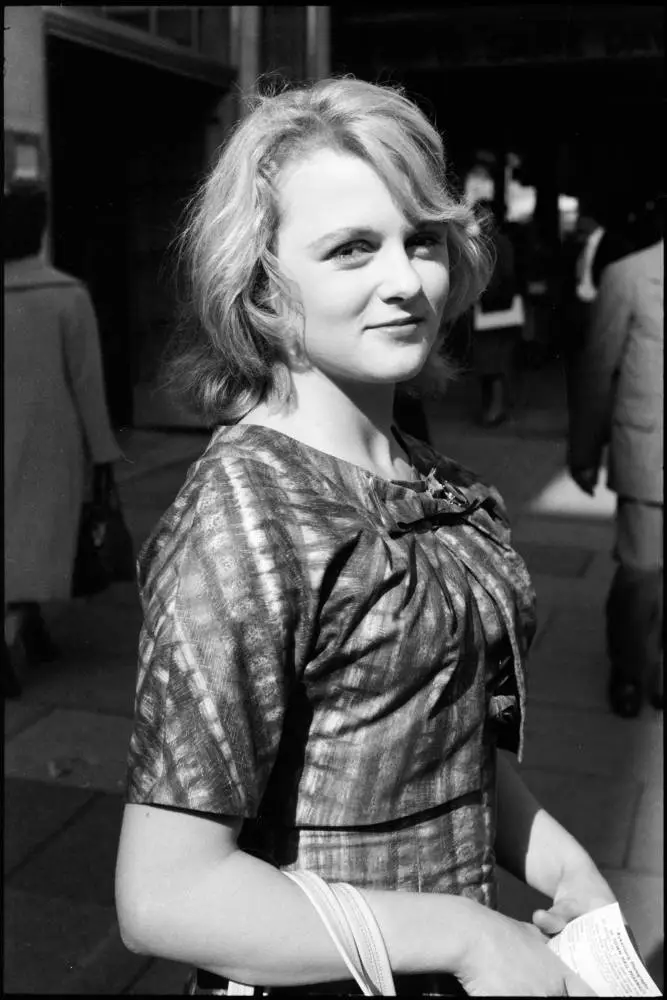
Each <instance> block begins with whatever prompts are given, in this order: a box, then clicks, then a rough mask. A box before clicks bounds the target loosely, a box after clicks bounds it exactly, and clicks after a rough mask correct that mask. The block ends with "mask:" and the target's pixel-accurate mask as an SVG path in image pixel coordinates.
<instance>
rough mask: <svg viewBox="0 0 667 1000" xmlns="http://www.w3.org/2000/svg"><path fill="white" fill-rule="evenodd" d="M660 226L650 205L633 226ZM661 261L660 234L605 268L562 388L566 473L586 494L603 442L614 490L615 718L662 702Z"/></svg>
mask: <svg viewBox="0 0 667 1000" xmlns="http://www.w3.org/2000/svg"><path fill="white" fill-rule="evenodd" d="M647 212H648V209H647ZM658 224H659V219H658V218H657V213H655V212H654V213H653V218H652V220H651V222H650V223H649V222H648V220H647V219H645V220H644V222H643V223H642V225H643V227H644V228H643V229H642V230H641V232H643V233H644V234H646V233H652V234H653V235H657V233H658V229H659V225H658ZM636 232H637V237H636V238H637V239H639V230H636ZM643 238H646V237H645V236H644V237H643ZM663 267H664V243H663V241H662V239H660V240H658V241H656V242H654V243H652V245H650V246H649V247H647V248H646V249H642V250H639V251H638V252H635V253H631V254H629V255H626V256H624V257H623V258H622V259H620V260H617V261H616V262H615V263H613V264H609V265H608V266H607V267H606V268H605V269H604V272H603V274H602V277H601V281H600V286H599V291H598V293H597V295H596V298H595V304H594V307H593V313H592V317H591V323H590V327H589V329H588V330H587V331H586V333H585V338H584V343H583V345H582V348H581V351H580V352H579V354H578V356H577V358H576V363H575V367H574V370H573V378H572V391H571V395H570V434H569V466H570V471H571V474H572V477H573V478H574V480H575V482H577V484H578V485H579V486H580V487H581V489H583V490H584V491H585V492H587V493H590V494H592V493H593V491H594V489H595V485H596V483H597V481H598V476H599V471H600V466H601V464H602V456H603V450H604V448H605V445H606V444H607V443H608V444H609V478H608V485H609V487H610V488H611V489H612V490H614V491H615V492H616V493H617V495H618V507H617V519H616V545H615V551H614V556H615V559H616V561H617V570H616V574H615V576H614V579H613V582H612V586H611V590H610V593H609V597H608V601H607V644H608V653H609V657H610V662H611V672H610V679H609V698H610V703H611V707H612V709H613V711H614V712H615V713H616V714H618V715H620V716H623V717H632V716H636V715H637V714H638V713H639V711H640V709H641V706H642V702H643V698H644V696H645V694H646V693H648V694H649V697H650V699H651V701H652V703H653V704H654V705H655V706H656V707H659V708H661V707H662V703H663V694H662V691H663V688H662V655H663V654H662V621H663V612H662V593H663V555H662V529H663V458H664V456H663V398H664V389H663V365H664V332H663V323H664V303H663V295H664V278H663Z"/></svg>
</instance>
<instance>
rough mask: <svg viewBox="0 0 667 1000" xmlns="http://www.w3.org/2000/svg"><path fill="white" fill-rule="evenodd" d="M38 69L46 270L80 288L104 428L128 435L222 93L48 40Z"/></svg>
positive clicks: (161, 332)
mask: <svg viewBox="0 0 667 1000" xmlns="http://www.w3.org/2000/svg"><path fill="white" fill-rule="evenodd" d="M47 67H48V69H47V72H48V102H49V135H50V155H51V181H52V187H51V191H52V238H53V244H52V246H53V262H54V264H55V266H56V267H59V268H61V269H62V270H64V271H68V272H69V273H71V274H74V275H76V276H77V277H79V278H81V279H82V280H83V281H84V282H85V283H86V285H87V286H88V289H89V291H90V293H91V296H92V298H93V302H94V305H95V309H96V312H97V317H98V322H99V327H100V337H101V343H102V353H103V358H104V365H105V378H106V387H107V397H108V402H109V409H110V413H111V418H112V421H113V423H114V425H115V426H116V427H122V426H131V425H132V419H133V391H134V387H135V386H136V385H137V384H138V383H139V382H141V381H142V380H146V381H148V380H150V378H151V375H152V374H153V370H154V368H155V366H156V363H157V360H158V358H159V356H160V353H161V350H162V347H163V344H164V341H165V337H166V336H167V334H168V332H169V329H170V326H171V323H172V319H173V298H172V293H171V282H170V279H169V272H168V268H167V266H166V264H167V257H166V252H167V250H168V247H169V244H170V241H171V240H172V238H173V236H174V233H175V224H176V222H177V220H178V218H179V215H180V213H181V211H182V209H183V207H184V205H185V202H186V200H187V198H188V197H189V196H190V195H191V194H192V192H193V189H194V187H195V185H196V183H197V181H198V179H199V177H200V176H201V173H202V170H203V168H204V156H205V124H206V120H207V117H208V116H209V115H210V113H211V111H212V109H213V107H214V105H215V102H216V101H217V99H218V98H219V96H220V92H219V90H217V88H215V87H213V86H209V85H207V84H203V83H199V82H196V81H193V80H190V79H187V78H185V77H182V76H178V75H176V74H175V73H169V72H166V71H164V70H160V69H155V68H153V67H150V66H147V65H144V64H142V63H139V62H135V61H132V60H130V59H126V58H123V57H121V56H118V55H112V54H109V53H106V52H102V51H99V50H97V49H95V48H91V47H88V46H85V45H81V44H78V43H76V42H70V41H65V40H63V39H61V38H57V37H53V36H50V37H48V40H47Z"/></svg>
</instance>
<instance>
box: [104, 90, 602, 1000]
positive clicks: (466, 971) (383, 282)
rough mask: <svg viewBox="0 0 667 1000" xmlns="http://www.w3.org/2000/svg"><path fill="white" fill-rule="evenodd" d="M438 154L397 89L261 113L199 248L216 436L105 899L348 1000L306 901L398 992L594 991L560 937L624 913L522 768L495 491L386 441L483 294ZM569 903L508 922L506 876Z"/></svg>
mask: <svg viewBox="0 0 667 1000" xmlns="http://www.w3.org/2000/svg"><path fill="white" fill-rule="evenodd" d="M478 233H479V229H478V227H477V225H476V222H475V219H474V217H473V216H472V215H471V213H470V212H469V211H468V209H467V208H466V207H465V206H463V205H461V204H459V203H458V202H457V201H456V200H455V199H454V198H453V197H452V195H451V194H450V192H449V189H448V185H447V181H446V176H445V161H444V153H443V148H442V144H441V140H440V138H439V136H438V134H437V133H436V132H435V130H434V129H433V128H432V126H431V125H430V124H429V123H428V121H427V120H426V119H425V118H424V117H423V115H422V114H421V112H420V111H419V110H418V109H417V108H416V107H415V106H414V105H413V104H412V103H411V102H410V101H409V100H407V99H406V98H405V97H404V96H403V95H402V94H401V93H400V92H398V91H397V90H395V89H388V88H383V87H378V86H375V85H372V84H369V83H364V82H361V81H355V80H350V79H344V80H327V81H323V82H321V83H318V84H316V85H314V86H312V87H306V88H302V89H295V90H287V91H285V92H283V93H280V94H278V95H275V96H271V97H264V98H261V99H259V102H258V105H257V107H256V109H255V110H254V111H253V113H252V114H250V115H249V116H248V117H247V118H246V119H245V120H244V121H243V122H242V123H241V124H240V125H239V127H238V128H237V130H236V132H235V134H234V136H233V138H232V139H231V141H230V142H229V144H228V145H227V147H226V149H225V151H224V152H223V153H222V155H221V157H220V160H219V162H218V163H217V165H216V167H215V168H214V170H213V171H212V173H211V175H210V177H209V179H208V181H207V182H206V184H205V186H204V187H203V189H202V191H201V192H200V194H199V197H198V198H197V200H196V201H195V203H194V205H193V208H192V214H191V217H190V222H189V225H188V227H187V228H186V230H185V233H184V240H183V248H184V251H185V253H186V255H187V256H186V260H187V261H188V265H189V275H190V280H191V292H192V303H193V306H194V308H195V309H196V315H197V318H198V323H199V333H198V338H197V339H196V340H195V341H194V342H193V345H192V347H191V349H189V350H188V351H186V353H185V354H184V355H183V357H182V358H181V360H180V363H179V371H180V374H181V375H183V376H184V377H185V379H186V382H187V386H188V388H189V389H190V391H191V392H192V394H193V396H194V398H195V399H196V400H197V401H198V402H199V404H200V406H201V407H202V410H203V412H204V413H206V414H207V416H208V418H209V419H211V420H212V421H213V420H215V421H217V423H218V424H219V427H218V429H217V430H216V431H215V433H214V434H213V437H212V439H211V443H210V445H209V447H208V448H207V450H206V451H205V453H204V455H203V456H202V458H201V459H200V460H199V461H198V462H197V463H196V464H195V465H194V466H193V467H192V469H191V470H190V472H189V474H188V478H187V481H186V483H185V485H184V486H183V488H182V490H181V492H180V493H179V495H178V497H177V499H176V501H175V502H174V504H173V505H172V506H171V507H170V509H169V510H168V511H167V513H166V514H165V515H164V517H163V518H162V520H161V521H160V523H159V525H158V527H157V529H156V530H155V532H154V533H153V535H152V537H151V539H150V540H149V541H148V542H147V544H146V546H145V548H144V550H143V552H142V554H141V557H140V587H141V594H142V600H143V607H144V614H145V622H144V628H143V632H142V638H141V656H140V668H139V676H138V687H137V700H136V721H135V729H134V734H133V737H132V743H131V749H130V767H129V783H128V795H127V806H126V811H125V818H124V822H123V830H122V835H121V842H120V848H119V858H118V870H117V890H116V891H117V907H118V915H119V921H120V927H121V931H122V934H123V939H124V941H125V943H126V944H127V946H128V947H129V948H130V949H132V950H134V951H137V952H139V953H143V954H150V955H155V956H161V957H164V958H167V959H172V960H175V961H179V962H187V963H190V964H192V965H193V966H194V967H195V968H196V969H197V970H198V971H197V972H196V973H195V975H194V976H193V978H192V981H191V983H190V985H189V987H188V989H189V992H191V993H205V992H211V993H216V992H217V993H224V991H225V987H226V979H227V978H229V979H232V980H235V981H239V982H242V983H247V984H251V985H258V986H261V985H264V986H268V987H271V991H272V992H278V991H280V990H282V991H283V992H285V993H287V994H293V993H295V992H302V993H326V992H330V993H338V994H354V993H358V990H357V988H356V986H355V984H354V983H353V982H351V981H350V980H349V973H348V972H347V969H346V966H345V965H344V963H343V961H342V959H341V958H340V957H339V955H338V953H337V951H336V949H335V947H334V945H333V943H332V941H331V940H330V938H329V935H328V933H327V931H326V930H325V927H324V925H323V924H322V923H321V921H320V920H319V918H318V917H317V915H316V913H315V911H314V909H313V908H312V907H311V904H310V902H309V900H308V898H307V897H306V896H305V895H304V893H303V892H302V890H301V888H300V887H299V886H298V885H296V884H294V883H293V882H292V881H291V880H290V879H288V878H287V877H285V875H284V874H282V871H284V870H293V869H308V870H310V871H313V872H315V873H317V874H318V875H320V876H321V877H323V878H324V879H326V880H327V881H331V882H347V883H349V884H352V885H354V886H356V887H357V888H358V889H359V890H361V891H362V892H363V894H364V895H365V898H366V900H367V902H368V904H369V905H370V906H371V908H372V910H373V911H374V914H375V916H376V918H377V921H378V924H379V926H380V929H381V932H382V935H383V937H384V940H385V943H386V946H387V950H388V954H389V958H390V960H391V964H392V967H393V970H394V975H395V980H396V984H397V989H398V992H399V993H400V992H405V993H411V994H413V995H414V994H419V993H431V994H436V995H437V994H439V995H448V994H455V993H456V992H460V991H461V989H464V990H465V991H467V992H468V993H469V994H472V995H480V996H482V995H494V996H499V995H506V996H525V995H542V996H544V995H559V994H562V993H564V992H565V990H566V989H567V990H569V994H570V995H575V994H576V995H592V994H591V993H590V991H588V990H587V988H586V986H585V985H584V984H583V983H582V982H581V980H579V979H578V978H577V977H576V976H575V975H574V974H572V973H569V972H568V970H567V969H566V967H565V966H564V965H563V964H562V963H561V962H560V960H558V959H557V958H556V957H555V956H554V955H553V954H552V953H551V951H550V950H549V949H548V948H547V947H546V940H547V935H549V934H551V933H554V932H555V931H558V930H560V929H561V928H562V927H563V926H564V925H565V923H566V921H567V920H568V919H570V918H572V917H573V916H575V915H577V914H580V913H583V912H585V911H586V910H589V909H591V908H594V907H596V906H599V905H602V904H605V903H608V902H611V901H613V896H612V894H611V891H610V889H609V887H608V886H607V884H606V882H605V881H604V879H603V878H602V877H601V875H600V874H599V873H598V871H597V869H596V868H595V865H594V864H593V862H592V860H591V858H590V857H589V856H588V855H587V854H586V853H585V851H584V850H583V849H582V848H581V847H580V846H579V845H578V844H577V843H576V841H574V840H573V839H572V837H570V836H569V834H568V833H566V831H565V830H564V829H563V828H562V827H561V826H559V824H558V823H557V822H555V820H553V819H552V818H551V817H550V816H549V815H547V814H546V813H545V812H544V811H543V810H541V809H540V808H539V807H538V805H537V804H536V803H535V801H534V800H533V799H532V797H531V795H530V794H529V792H528V791H527V790H526V788H525V787H524V785H523V783H522V781H521V779H520V778H519V777H518V775H517V774H516V773H515V771H514V770H513V768H512V766H511V765H510V763H509V762H508V761H507V760H506V759H505V757H504V756H502V754H499V753H498V748H502V747H504V748H507V749H509V750H514V751H516V750H517V749H519V750H520V747H521V744H522V730H523V719H524V711H525V695H524V692H525V687H524V665H525V657H526V653H527V649H528V646H529V644H530V640H531V638H532V635H533V632H534V615H533V593H532V590H531V586H530V582H529V579H528V576H527V573H526V569H525V567H524V565H523V563H522V561H521V559H520V558H519V556H518V555H517V554H516V553H515V552H514V551H513V550H512V549H511V547H510V545H509V533H508V528H507V523H506V518H505V513H504V509H503V505H502V501H501V498H500V497H499V495H498V493H497V492H496V491H495V490H494V489H493V488H492V487H488V486H486V485H484V484H483V483H482V482H481V481H480V480H479V479H478V478H477V477H476V476H474V475H473V474H472V473H470V472H468V471H466V470H464V469H462V468H461V467H460V466H458V465H457V464H455V463H454V462H452V461H450V460H449V459H446V458H443V457H442V456H440V455H438V454H437V453H436V452H434V451H433V450H432V449H431V448H430V447H429V446H427V445H425V444H418V443H417V442H416V441H415V440H414V439H409V438H403V437H402V436H401V435H400V433H398V432H397V431H396V430H395V429H394V427H393V424H392V405H393V401H394V391H395V387H396V385H397V384H398V383H401V382H404V381H406V380H409V379H412V378H415V377H416V376H418V375H424V373H428V372H429V371H433V370H435V369H436V368H437V360H438V357H439V354H438V351H439V348H440V347H441V345H442V338H443V333H442V331H443V329H444V326H445V324H446V323H447V322H448V321H449V320H451V319H452V318H454V317H455V316H457V315H458V314H460V312H461V311H463V310H465V309H466V308H467V307H468V306H469V305H470V304H471V303H472V301H474V299H475V298H476V297H477V295H478V294H479V293H480V291H481V289H482V288H483V286H484V283H485V281H486V280H487V277H488V263H487V257H486V253H485V251H484V248H483V245H482V243H481V242H480V239H479V236H478ZM496 857H497V859H498V861H499V862H500V863H502V864H503V865H504V866H506V867H507V868H508V869H509V870H510V871H512V872H514V873H516V874H517V875H519V876H520V877H522V878H524V879H525V880H526V882H527V883H528V884H529V885H531V886H534V887H536V888H537V889H538V890H540V891H541V892H543V893H545V894H546V895H547V896H548V897H549V898H550V899H552V900H553V905H552V907H551V908H550V910H548V911H538V912H537V913H536V914H535V917H534V924H526V923H521V922H517V921H515V920H512V919H509V918H507V917H505V916H502V915H500V914H499V913H497V912H495V909H494V907H495V904H496V892H495V875H494V869H495V859H496Z"/></svg>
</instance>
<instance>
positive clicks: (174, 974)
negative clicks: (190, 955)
mask: <svg viewBox="0 0 667 1000" xmlns="http://www.w3.org/2000/svg"><path fill="white" fill-rule="evenodd" d="M189 974H190V966H189V965H181V964H180V963H178V962H166V961H164V960H163V959H156V960H155V961H153V962H152V963H151V965H150V966H149V968H148V969H147V970H146V972H144V973H143V975H141V976H140V977H139V978H138V979H137V981H136V982H135V983H133V984H132V986H131V987H130V988H129V989H127V990H126V991H125V992H126V993H127V994H128V995H130V996H150V997H153V996H176V995H178V996H182V995H183V986H184V984H185V982H186V980H187V978H188V976H189Z"/></svg>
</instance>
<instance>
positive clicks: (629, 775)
mask: <svg viewBox="0 0 667 1000" xmlns="http://www.w3.org/2000/svg"><path fill="white" fill-rule="evenodd" d="M524 756H525V759H524V765H525V766H526V767H531V768H539V769H541V770H543V769H551V770H555V771H569V772H570V773H571V774H572V778H573V781H575V780H576V777H577V775H580V774H597V775H603V776H606V777H607V778H608V779H609V780H610V781H616V782H623V781H627V780H634V781H639V782H642V783H645V784H647V785H656V786H658V785H659V786H660V787H662V781H663V725H662V713H660V712H656V711H655V710H654V709H650V708H649V707H648V706H646V707H645V709H644V714H643V716H640V717H639V718H637V719H620V718H618V717H617V716H615V715H612V714H611V712H608V711H599V712H595V711H590V710H589V709H586V708H582V709H575V708H572V709H568V708H559V707H556V706H553V705H545V704H533V705H532V706H531V708H530V711H529V712H528V713H527V717H526V750H525V755H524Z"/></svg>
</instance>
